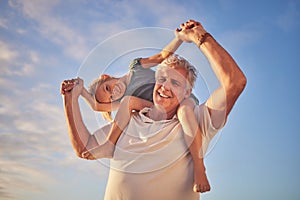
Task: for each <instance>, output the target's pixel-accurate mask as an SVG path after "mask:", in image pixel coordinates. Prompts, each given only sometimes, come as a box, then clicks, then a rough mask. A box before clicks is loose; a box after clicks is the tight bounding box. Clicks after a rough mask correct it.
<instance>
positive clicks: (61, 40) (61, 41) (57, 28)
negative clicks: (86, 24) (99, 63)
mask: <svg viewBox="0 0 300 200" xmlns="http://www.w3.org/2000/svg"><path fill="white" fill-rule="evenodd" d="M59 3H60V2H59V1H58V0H56V1H47V0H43V1H29V0H19V1H18V0H11V1H9V5H10V6H11V7H12V8H15V9H17V10H20V11H21V12H22V13H23V14H24V16H26V17H27V18H29V19H30V20H33V21H35V22H37V24H38V27H37V30H38V31H39V32H40V34H41V35H42V36H44V37H45V38H47V39H48V40H50V41H52V42H54V43H55V44H57V45H59V46H60V47H62V48H63V49H64V52H65V53H66V55H68V56H70V57H71V58H74V59H77V60H82V59H83V58H84V56H85V55H86V54H87V52H88V50H87V47H86V46H87V45H86V41H85V38H84V37H82V36H81V35H80V34H79V32H77V31H76V30H74V29H72V28H71V27H70V26H69V25H68V24H66V23H64V22H63V19H62V16H59V15H56V14H55V6H57V5H58V4H59Z"/></svg>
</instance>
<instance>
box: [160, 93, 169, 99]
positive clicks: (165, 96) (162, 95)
mask: <svg viewBox="0 0 300 200" xmlns="http://www.w3.org/2000/svg"><path fill="white" fill-rule="evenodd" d="M159 96H161V97H163V98H168V97H169V96H167V95H164V94H162V93H159Z"/></svg>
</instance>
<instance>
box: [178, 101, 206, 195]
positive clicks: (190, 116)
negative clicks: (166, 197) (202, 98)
mask: <svg viewBox="0 0 300 200" xmlns="http://www.w3.org/2000/svg"><path fill="white" fill-rule="evenodd" d="M194 106H195V103H194V102H193V100H191V99H187V100H185V101H184V102H183V103H182V104H181V105H180V107H179V108H178V111H177V115H178V119H179V121H180V123H181V125H182V128H183V131H184V135H185V139H186V143H187V145H188V146H189V151H190V153H191V156H192V159H193V165H194V187H193V190H194V192H207V191H209V190H210V185H209V182H208V179H207V176H206V172H205V166H204V160H203V158H204V155H203V152H202V131H201V129H200V128H199V125H198V122H197V120H196V117H195V115H194Z"/></svg>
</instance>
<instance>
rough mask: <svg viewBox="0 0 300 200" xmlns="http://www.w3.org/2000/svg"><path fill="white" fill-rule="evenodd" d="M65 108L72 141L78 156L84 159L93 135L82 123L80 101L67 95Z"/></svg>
mask: <svg viewBox="0 0 300 200" xmlns="http://www.w3.org/2000/svg"><path fill="white" fill-rule="evenodd" d="M64 108H65V115H66V120H67V124H68V133H69V137H70V141H71V143H72V146H73V149H74V151H75V152H76V155H77V156H79V157H82V156H81V154H82V153H83V152H84V151H86V145H87V144H88V141H89V139H90V137H91V135H90V133H89V131H88V130H87V128H86V127H85V125H84V123H83V121H82V118H81V114H80V109H79V104H78V99H75V98H74V97H72V95H65V96H64Z"/></svg>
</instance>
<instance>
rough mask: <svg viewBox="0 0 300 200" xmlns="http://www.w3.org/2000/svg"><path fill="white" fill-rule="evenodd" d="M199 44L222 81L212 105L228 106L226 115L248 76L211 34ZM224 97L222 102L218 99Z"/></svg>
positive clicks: (211, 99) (211, 100) (213, 97)
mask: <svg viewBox="0 0 300 200" xmlns="http://www.w3.org/2000/svg"><path fill="white" fill-rule="evenodd" d="M198 46H199V48H200V50H201V51H202V52H203V54H204V55H205V56H206V57H207V59H208V60H209V62H210V64H211V68H212V70H213V71H214V73H215V75H216V77H217V78H218V80H219V82H220V85H221V86H220V88H219V89H218V91H217V92H215V94H213V95H212V98H210V99H209V100H210V105H214V104H218V105H216V106H215V105H214V106H212V107H215V108H218V107H219V108H222V105H221V104H223V105H224V106H226V113H224V114H225V117H226V116H227V115H228V114H229V112H230V111H231V109H232V107H233V105H234V103H235V101H236V100H237V98H238V97H239V95H240V94H241V92H242V91H243V89H244V87H245V85H246V77H245V75H244V74H243V72H242V71H241V69H240V68H239V66H238V65H237V63H236V62H235V61H234V59H233V58H232V57H231V55H230V54H229V53H228V52H227V51H226V50H225V49H224V48H223V47H222V46H221V45H220V44H219V43H218V42H217V41H216V40H215V39H214V38H213V37H212V36H210V35H208V36H207V37H206V38H205V40H204V41H203V43H202V44H200V45H199V43H198ZM222 98H223V99H224V103H221V101H220V100H218V99H222Z"/></svg>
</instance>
